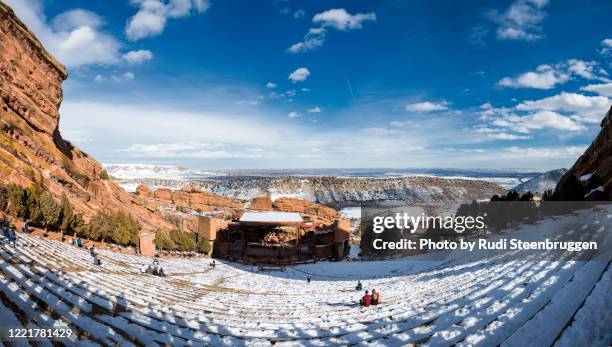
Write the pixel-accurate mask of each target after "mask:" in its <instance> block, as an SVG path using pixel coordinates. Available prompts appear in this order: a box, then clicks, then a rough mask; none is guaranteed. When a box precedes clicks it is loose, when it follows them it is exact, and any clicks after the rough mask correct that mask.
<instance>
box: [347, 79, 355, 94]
mask: <svg viewBox="0 0 612 347" xmlns="http://www.w3.org/2000/svg"><path fill="white" fill-rule="evenodd" d="M346 84H347V85H348V87H349V91H350V92H351V96H352V97H355V94H353V88H352V87H351V82H349V80H348V78H347V79H346Z"/></svg>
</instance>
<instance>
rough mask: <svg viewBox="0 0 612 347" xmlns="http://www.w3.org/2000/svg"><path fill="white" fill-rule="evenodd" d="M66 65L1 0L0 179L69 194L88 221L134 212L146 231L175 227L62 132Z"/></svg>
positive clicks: (53, 192) (57, 194)
mask: <svg viewBox="0 0 612 347" xmlns="http://www.w3.org/2000/svg"><path fill="white" fill-rule="evenodd" d="M67 77H68V73H67V71H66V69H65V68H64V66H63V65H62V64H60V63H59V62H58V61H57V60H56V59H55V58H54V57H53V56H52V55H51V54H49V53H48V52H47V51H46V50H45V48H44V47H43V46H42V44H41V43H40V42H39V41H38V40H37V39H36V37H35V36H34V34H33V33H32V32H30V30H29V29H28V28H27V27H26V26H25V25H24V24H23V23H22V22H21V20H19V19H18V18H17V16H16V15H15V14H14V13H13V11H12V9H11V8H10V7H8V6H7V5H5V4H4V3H2V2H0V181H2V182H14V183H17V184H19V185H22V186H29V185H37V186H40V187H44V189H47V190H49V191H50V192H51V193H52V194H53V195H54V196H55V197H57V198H59V197H61V195H62V193H66V195H67V196H68V199H69V200H70V202H71V204H72V205H73V206H74V208H75V209H76V210H77V211H78V212H81V213H83V215H84V216H85V218H86V219H88V218H89V217H91V216H92V215H93V214H95V213H96V212H97V211H100V210H107V211H116V210H128V211H129V212H130V213H131V214H132V215H133V216H134V217H135V218H136V219H137V220H138V221H139V222H140V223H141V225H142V226H143V227H144V228H145V229H153V228H157V227H165V226H169V224H168V223H167V222H166V221H165V220H163V219H162V218H161V217H160V216H158V215H156V214H155V213H153V212H152V211H150V210H148V209H146V208H144V207H142V206H140V205H139V204H138V203H137V202H136V201H135V200H134V199H133V197H132V196H131V195H130V194H129V193H127V192H125V191H124V190H123V189H122V188H121V187H120V186H119V185H117V184H116V183H115V182H113V181H112V180H108V179H104V175H103V174H102V173H103V168H102V166H101V165H100V163H98V162H97V161H96V160H95V159H94V158H92V157H90V156H89V155H87V154H86V153H85V152H83V151H81V150H80V149H79V148H77V147H75V146H73V145H72V144H70V143H69V142H68V141H65V140H64V139H63V138H62V136H61V133H60V130H59V118H60V114H59V106H60V104H61V102H62V98H63V93H62V81H64V80H65V79H66V78H67Z"/></svg>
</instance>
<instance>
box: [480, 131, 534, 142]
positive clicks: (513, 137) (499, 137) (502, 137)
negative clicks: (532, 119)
mask: <svg viewBox="0 0 612 347" xmlns="http://www.w3.org/2000/svg"><path fill="white" fill-rule="evenodd" d="M489 137H490V138H493V139H496V140H507V141H515V140H528V139H530V138H531V137H529V136H525V135H514V134H508V133H497V134H489Z"/></svg>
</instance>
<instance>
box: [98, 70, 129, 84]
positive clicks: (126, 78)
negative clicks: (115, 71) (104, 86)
mask: <svg viewBox="0 0 612 347" xmlns="http://www.w3.org/2000/svg"><path fill="white" fill-rule="evenodd" d="M134 78H136V76H134V74H133V73H131V72H126V73H124V74H122V75H118V76H117V75H110V76H109V77H106V76H103V75H96V77H94V81H95V82H98V83H101V82H106V81H112V82H129V81H132V80H134Z"/></svg>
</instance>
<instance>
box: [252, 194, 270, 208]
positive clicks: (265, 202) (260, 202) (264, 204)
mask: <svg viewBox="0 0 612 347" xmlns="http://www.w3.org/2000/svg"><path fill="white" fill-rule="evenodd" d="M251 210H257V211H272V199H271V198H270V197H269V196H258V197H256V198H255V199H253V200H251Z"/></svg>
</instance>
